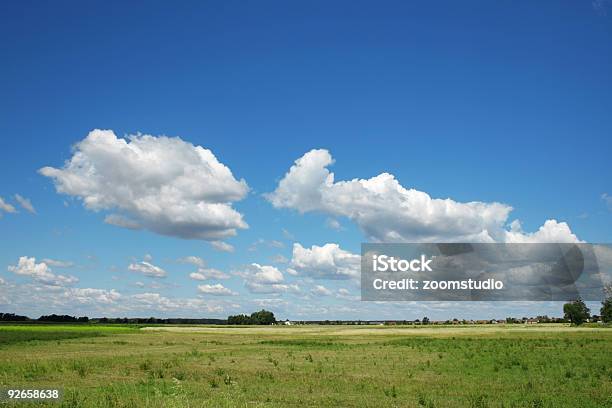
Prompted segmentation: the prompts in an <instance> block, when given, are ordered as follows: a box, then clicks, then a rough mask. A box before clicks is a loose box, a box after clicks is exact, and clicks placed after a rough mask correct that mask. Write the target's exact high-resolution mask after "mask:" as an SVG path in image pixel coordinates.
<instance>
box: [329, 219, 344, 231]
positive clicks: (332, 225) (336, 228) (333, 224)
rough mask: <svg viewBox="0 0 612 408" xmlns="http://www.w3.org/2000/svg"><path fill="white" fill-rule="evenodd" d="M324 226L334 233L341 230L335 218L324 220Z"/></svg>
mask: <svg viewBox="0 0 612 408" xmlns="http://www.w3.org/2000/svg"><path fill="white" fill-rule="evenodd" d="M325 226H326V227H327V228H329V229H333V230H334V231H340V230H341V229H342V225H340V222H339V221H338V220H337V219H335V218H328V219H326V220H325Z"/></svg>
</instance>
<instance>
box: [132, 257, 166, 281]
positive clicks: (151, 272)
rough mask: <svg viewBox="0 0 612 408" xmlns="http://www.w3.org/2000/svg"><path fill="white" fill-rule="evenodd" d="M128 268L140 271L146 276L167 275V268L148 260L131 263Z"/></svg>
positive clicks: (160, 276) (157, 276) (159, 276)
mask: <svg viewBox="0 0 612 408" xmlns="http://www.w3.org/2000/svg"><path fill="white" fill-rule="evenodd" d="M128 270H130V271H132V272H138V273H141V274H143V275H144V276H149V277H152V278H165V277H166V275H167V273H166V271H165V270H163V269H162V268H160V267H159V266H155V265H153V264H152V263H149V262H147V261H141V262H135V263H131V264H130V265H129V266H128Z"/></svg>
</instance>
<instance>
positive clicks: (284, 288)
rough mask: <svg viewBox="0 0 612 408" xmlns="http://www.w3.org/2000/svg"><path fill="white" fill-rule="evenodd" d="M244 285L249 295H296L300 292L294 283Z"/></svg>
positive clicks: (251, 282) (249, 283)
mask: <svg viewBox="0 0 612 408" xmlns="http://www.w3.org/2000/svg"><path fill="white" fill-rule="evenodd" d="M245 285H246V287H247V289H248V290H249V291H250V292H251V293H286V292H292V293H298V292H299V291H300V287H299V286H298V285H297V284H295V283H291V284H286V283H273V284H262V283H257V282H254V281H247V282H246V283H245Z"/></svg>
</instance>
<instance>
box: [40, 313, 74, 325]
mask: <svg viewBox="0 0 612 408" xmlns="http://www.w3.org/2000/svg"><path fill="white" fill-rule="evenodd" d="M38 321H41V322H56V323H74V322H77V321H78V319H77V318H76V317H74V316H68V315H56V314H51V315H46V316H40V317H39V318H38Z"/></svg>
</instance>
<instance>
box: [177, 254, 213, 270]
mask: <svg viewBox="0 0 612 408" xmlns="http://www.w3.org/2000/svg"><path fill="white" fill-rule="evenodd" d="M178 261H179V262H180V263H185V264H192V265H195V266H198V267H200V268H203V267H204V265H206V262H204V260H203V259H202V258H200V257H199V256H193V255H191V256H186V257H184V258H180V259H179V260H178Z"/></svg>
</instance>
